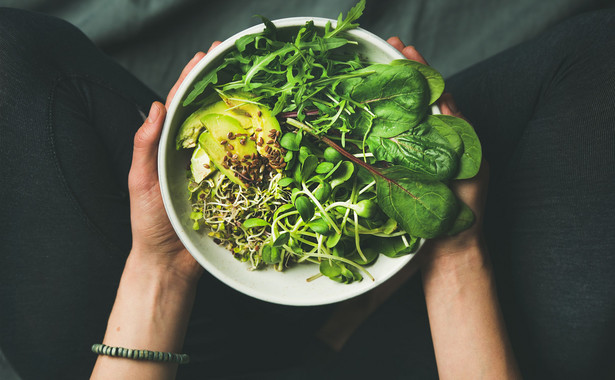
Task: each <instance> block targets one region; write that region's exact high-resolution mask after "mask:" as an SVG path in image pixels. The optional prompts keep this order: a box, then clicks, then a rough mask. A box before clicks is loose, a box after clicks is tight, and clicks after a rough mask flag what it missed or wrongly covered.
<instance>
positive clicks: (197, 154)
mask: <svg viewBox="0 0 615 380" xmlns="http://www.w3.org/2000/svg"><path fill="white" fill-rule="evenodd" d="M215 170H216V167H215V166H214V165H213V164H212V163H211V160H210V159H209V156H208V155H207V152H205V150H204V149H203V148H201V147H200V146H197V147H196V149H194V152H193V153H192V158H191V159H190V171H192V177H194V182H196V183H201V181H202V180H204V179H205V178H207V177H209V175H210V174H211V173H213V172H214V171H215Z"/></svg>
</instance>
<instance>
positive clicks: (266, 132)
mask: <svg viewBox="0 0 615 380" xmlns="http://www.w3.org/2000/svg"><path fill="white" fill-rule="evenodd" d="M224 101H225V102H226V104H227V105H228V106H229V107H230V108H231V109H234V110H237V112H238V113H239V112H244V114H245V116H248V117H250V118H251V120H252V129H251V131H252V132H253V133H254V137H255V141H256V145H257V146H256V149H257V150H258V153H259V154H260V155H261V156H263V157H266V158H267V159H268V160H269V164H270V165H271V167H273V168H275V169H277V170H281V169H282V165H283V163H284V159H283V154H282V149H281V147H280V146H279V144H276V142H277V141H278V140H279V138H280V137H281V129H280V123H278V120H277V119H276V118H275V116H273V115H272V114H271V111H270V110H269V109H268V108H267V107H265V106H263V105H257V104H254V102H253V101H251V100H250V99H249V98H248V97H247V96H245V95H243V94H234V95H233V96H231V97H228V98H225V99H224Z"/></svg>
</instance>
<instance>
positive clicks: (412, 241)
mask: <svg viewBox="0 0 615 380" xmlns="http://www.w3.org/2000/svg"><path fill="white" fill-rule="evenodd" d="M419 241H420V239H418V238H416V237H410V236H407V235H405V236H404V237H401V236H398V237H386V238H383V237H378V236H375V237H373V238H371V239H370V240H369V241H368V242H367V247H368V248H371V249H373V250H375V251H376V252H378V253H380V254H383V255H385V256H387V257H390V258H396V257H401V256H405V255H407V254H409V253H412V252H414V251H416V249H417V247H418V244H419Z"/></svg>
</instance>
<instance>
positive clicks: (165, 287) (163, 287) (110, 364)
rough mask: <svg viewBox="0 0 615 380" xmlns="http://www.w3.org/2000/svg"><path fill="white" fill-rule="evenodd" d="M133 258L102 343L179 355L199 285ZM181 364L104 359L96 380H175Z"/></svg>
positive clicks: (102, 356) (130, 260) (94, 376)
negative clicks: (124, 379) (178, 366)
mask: <svg viewBox="0 0 615 380" xmlns="http://www.w3.org/2000/svg"><path fill="white" fill-rule="evenodd" d="M139 257H140V255H138V254H135V253H134V252H133V253H131V255H130V256H129V258H128V260H127V263H126V267H125V268H124V272H123V274H122V278H121V281H120V286H119V288H118V292H117V297H116V300H115V304H114V305H113V310H112V312H111V315H110V317H109V322H108V325H107V330H106V333H105V337H104V340H103V343H104V344H106V345H108V346H118V347H124V348H132V349H147V350H151V351H165V352H175V353H180V352H181V351H182V346H183V340H184V336H185V332H186V328H187V324H188V318H189V316H190V312H191V309H192V305H193V302H194V295H195V289H196V280H194V281H193V280H188V279H186V278H183V277H180V276H177V274H176V273H175V272H173V271H170V270H168V268H165V267H159V266H151V265H148V264H147V262H143V260H140V258H139ZM176 371H177V364H170V363H156V362H149V361H140V360H131V359H123V358H114V357H110V356H105V355H100V356H99V358H98V360H97V361H96V365H95V367H94V372H93V373H92V379H108V378H114V379H123V378H130V379H172V378H174V377H175V373H176Z"/></svg>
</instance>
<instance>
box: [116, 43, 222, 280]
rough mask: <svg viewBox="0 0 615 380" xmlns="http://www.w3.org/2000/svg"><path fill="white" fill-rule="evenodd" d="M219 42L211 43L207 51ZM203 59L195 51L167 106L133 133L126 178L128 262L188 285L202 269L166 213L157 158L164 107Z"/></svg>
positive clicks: (156, 105) (154, 106) (155, 107)
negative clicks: (129, 233) (171, 274)
mask: <svg viewBox="0 0 615 380" xmlns="http://www.w3.org/2000/svg"><path fill="white" fill-rule="evenodd" d="M219 43H220V42H214V44H212V46H211V48H210V50H211V49H212V48H213V47H215V46H217V45H218V44H219ZM203 57H205V53H203V52H198V53H197V54H196V55H195V56H194V58H192V60H190V62H189V63H188V64H187V65H186V67H185V68H184V69H183V71H182V73H181V75H180V77H179V79H178V80H177V82H176V83H175V85H174V86H173V88H172V89H171V91H170V92H169V95H168V97H167V100H166V106H165V105H162V103H160V102H154V103H153V104H152V107H151V109H150V112H149V116H148V117H147V120H145V122H144V123H143V125H142V126H141V128H139V130H138V131H137V133H136V134H135V138H134V150H133V156H132V166H131V168H130V173H129V175H128V189H129V192H130V216H131V225H132V242H133V246H132V251H131V254H130V256H129V259H128V260H129V262H130V261H137V262H138V264H139V266H142V267H145V268H149V269H151V268H158V269H162V270H166V271H171V272H174V274H177V275H179V276H180V277H182V278H185V279H186V280H187V281H189V282H192V281H195V280H197V279H198V278H199V277H200V275H201V274H202V272H203V269H202V267H201V266H200V265H199V264H198V263H197V262H196V261H195V260H194V258H193V257H192V256H191V255H190V254H189V253H188V251H187V250H186V249H185V247H184V246H183V245H182V243H181V241H180V240H179V238H178V237H177V234H175V231H174V230H173V227H172V226H171V223H170V221H169V218H168V216H167V214H166V211H165V209H164V205H163V202H162V195H161V193H160V184H159V182H158V168H157V157H158V142H159V140H160V134H161V132H162V125H163V123H164V119H165V117H166V107H168V105H169V103H170V102H171V100H172V99H173V97H174V96H175V93H176V92H177V89H178V88H179V86H180V84H181V83H182V82H183V81H184V79H185V78H186V76H187V75H188V73H189V72H190V70H192V69H193V68H194V67H195V66H196V64H197V63H198V62H199V61H200V60H201V59H203Z"/></svg>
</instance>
